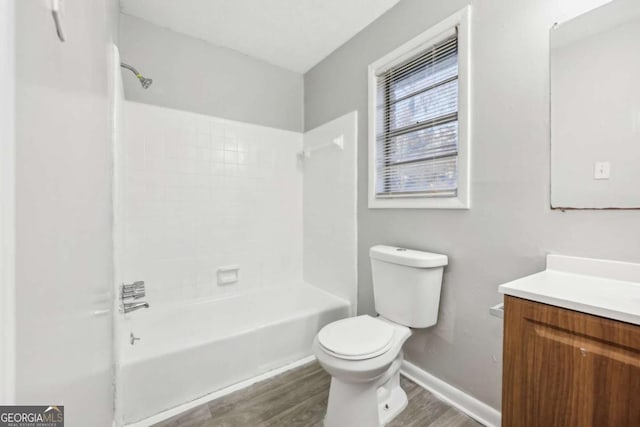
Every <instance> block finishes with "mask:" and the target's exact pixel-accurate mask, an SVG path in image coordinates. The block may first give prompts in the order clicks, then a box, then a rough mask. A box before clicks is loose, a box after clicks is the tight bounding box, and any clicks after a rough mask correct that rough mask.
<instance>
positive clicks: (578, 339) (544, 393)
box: [502, 295, 640, 427]
mask: <svg viewBox="0 0 640 427" xmlns="http://www.w3.org/2000/svg"><path fill="white" fill-rule="evenodd" d="M504 320H505V326H504V327H505V333H504V356H503V360H504V370H503V381H502V384H503V385H502V425H503V426H507V427H512V426H540V427H542V426H544V427H552V426H558V427H560V426H562V427H565V426H593V427H604V426H615V427H621V426H640V326H636V325H632V324H629V323H624V322H619V321H615V320H610V319H606V318H602V317H598V316H593V315H589V314H584V313H580V312H577V311H572V310H568V309H565V308H560V307H555V306H551V305H546V304H542V303H538V302H533V301H529V300H526V299H521V298H516V297H512V296H507V295H505V316H504Z"/></svg>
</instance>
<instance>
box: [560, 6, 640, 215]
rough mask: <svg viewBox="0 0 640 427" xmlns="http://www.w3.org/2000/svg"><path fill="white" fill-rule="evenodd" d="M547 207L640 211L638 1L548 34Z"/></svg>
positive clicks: (596, 11) (583, 17)
mask: <svg viewBox="0 0 640 427" xmlns="http://www.w3.org/2000/svg"><path fill="white" fill-rule="evenodd" d="M550 40H551V50H550V55H551V58H550V66H551V207H552V208H559V209H571V208H575V209H609V208H613V209H621V208H622V209H640V1H638V0H613V1H612V2H610V3H608V4H606V5H604V6H602V7H599V8H597V9H594V10H592V11H591V12H588V13H586V14H584V15H581V16H579V17H577V18H575V19H572V20H570V21H567V22H565V23H563V24H560V25H556V26H554V28H553V29H552V30H551V34H550Z"/></svg>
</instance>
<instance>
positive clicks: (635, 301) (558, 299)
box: [498, 255, 640, 325]
mask: <svg viewBox="0 0 640 427" xmlns="http://www.w3.org/2000/svg"><path fill="white" fill-rule="evenodd" d="M621 279H622V280H621ZM498 289H499V291H500V293H502V294H505V295H511V296H514V297H519V298H525V299H528V300H532V301H537V302H541V303H544V304H549V305H554V306H557V307H564V308H568V309H570V310H575V311H580V312H583V313H589V314H593V315H596V316H602V317H606V318H609V319H614V320H620V321H622V322H628V323H633V324H636V325H640V264H633V263H624V262H618V261H603V260H592V259H588V258H576V257H565V256H561V255H549V256H548V257H547V269H546V270H545V271H542V272H540V273H536V274H532V275H531V276H526V277H523V278H521V279H517V280H514V281H512V282H509V283H505V284H503V285H500V287H499V288H498Z"/></svg>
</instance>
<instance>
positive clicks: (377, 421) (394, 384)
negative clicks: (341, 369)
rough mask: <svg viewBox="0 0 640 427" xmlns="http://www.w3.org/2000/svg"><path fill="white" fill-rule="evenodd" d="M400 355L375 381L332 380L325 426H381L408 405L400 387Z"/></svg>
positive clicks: (334, 378) (333, 378) (405, 395)
mask: <svg viewBox="0 0 640 427" xmlns="http://www.w3.org/2000/svg"><path fill="white" fill-rule="evenodd" d="M402 359H403V358H402V354H400V355H399V356H398V358H397V359H396V360H394V362H393V363H392V364H391V366H390V367H389V369H388V370H387V371H386V372H385V373H384V374H383V375H382V376H381V377H380V378H378V379H376V380H375V381H371V382H367V383H349V382H345V381H342V380H340V379H338V378H336V377H332V378H331V388H330V390H329V404H328V406H327V415H326V417H325V419H324V426H325V427H354V426H358V427H383V426H385V425H386V424H388V423H389V422H390V421H391V420H393V419H394V418H395V417H396V416H397V415H398V414H400V412H402V411H403V410H404V409H405V408H406V407H407V404H408V399H407V394H406V393H405V392H404V390H403V389H402V388H401V387H400V365H401V364H402Z"/></svg>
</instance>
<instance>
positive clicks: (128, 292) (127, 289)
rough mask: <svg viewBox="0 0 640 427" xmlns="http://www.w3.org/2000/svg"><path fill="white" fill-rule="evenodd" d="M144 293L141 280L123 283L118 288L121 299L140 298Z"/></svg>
mask: <svg viewBox="0 0 640 427" xmlns="http://www.w3.org/2000/svg"><path fill="white" fill-rule="evenodd" d="M145 295H146V292H145V286H144V282H143V281H141V280H140V281H137V282H133V283H131V284H126V283H123V284H122V287H121V289H120V299H121V300H123V301H124V300H125V299H128V298H133V299H140V298H142V297H144V296H145Z"/></svg>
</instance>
